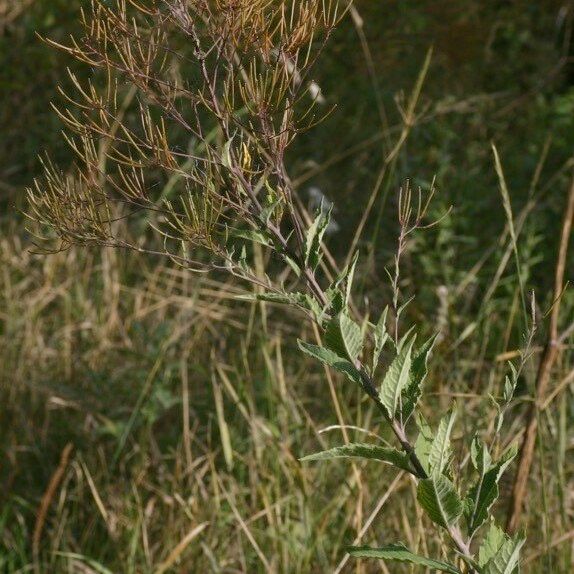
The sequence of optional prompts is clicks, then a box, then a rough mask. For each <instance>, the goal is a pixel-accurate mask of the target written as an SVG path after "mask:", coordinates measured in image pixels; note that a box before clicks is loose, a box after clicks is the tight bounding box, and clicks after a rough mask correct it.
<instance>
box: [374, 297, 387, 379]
mask: <svg viewBox="0 0 574 574" xmlns="http://www.w3.org/2000/svg"><path fill="white" fill-rule="evenodd" d="M388 312H389V308H388V307H385V308H384V310H383V312H382V313H381V316H380V318H379V320H378V322H377V324H376V325H375V328H374V329H373V336H374V337H375V349H374V351H373V363H372V373H373V374H374V373H375V369H376V368H377V365H378V364H379V359H380V358H381V352H382V351H383V348H384V346H385V343H386V342H387V340H388V339H389V334H388V332H387V325H386V323H387V314H388Z"/></svg>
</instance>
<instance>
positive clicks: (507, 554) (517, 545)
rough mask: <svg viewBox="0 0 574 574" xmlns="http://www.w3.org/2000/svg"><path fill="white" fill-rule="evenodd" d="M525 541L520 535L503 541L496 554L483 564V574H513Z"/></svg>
mask: <svg viewBox="0 0 574 574" xmlns="http://www.w3.org/2000/svg"><path fill="white" fill-rule="evenodd" d="M525 541H526V538H525V537H524V536H522V535H518V536H515V537H514V538H508V539H507V540H505V541H504V543H503V544H502V546H501V547H500V548H499V549H498V552H497V553H496V554H495V555H494V556H493V557H492V558H491V559H490V560H489V561H488V562H487V563H486V564H485V566H484V568H483V570H482V572H483V574H514V571H515V569H516V568H517V567H518V566H519V564H520V549H521V548H522V546H523V545H524V542H525Z"/></svg>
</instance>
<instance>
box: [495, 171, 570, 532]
mask: <svg viewBox="0 0 574 574" xmlns="http://www.w3.org/2000/svg"><path fill="white" fill-rule="evenodd" d="M573 224H574V178H573V179H572V182H571V184H570V189H569V192H568V196H567V204H566V210H565V212H564V219H563V223H562V231H561V234H560V244H559V247H558V256H557V259H556V268H555V274H554V293H553V298H552V301H553V306H552V310H551V311H550V320H549V325H548V339H547V342H546V346H545V348H544V352H543V354H542V357H541V358H540V364H539V367H538V373H537V376H536V391H535V392H536V397H535V400H534V402H533V403H532V405H531V406H530V408H529V410H528V414H527V416H526V430H525V433H524V438H523V441H522V446H521V449H520V459H519V463H518V469H517V471H516V476H515V478H514V485H513V487H512V498H511V502H510V507H509V511H508V516H507V521H506V530H507V531H508V532H510V533H514V532H516V531H517V529H518V528H519V526H520V519H521V516H522V510H523V505H524V498H525V496H526V492H527V487H528V480H529V477H530V468H531V466H532V460H533V458H534V447H535V444H536V435H537V430H538V413H539V409H540V408H542V407H543V401H545V398H546V389H547V387H548V383H549V382H550V378H551V375H552V368H553V367H554V363H555V362H556V359H557V357H558V353H559V345H558V338H559V334H558V320H559V318H560V304H561V294H562V293H563V291H564V273H565V270H566V256H567V253H568V244H569V241H570V236H571V232H572V225H573Z"/></svg>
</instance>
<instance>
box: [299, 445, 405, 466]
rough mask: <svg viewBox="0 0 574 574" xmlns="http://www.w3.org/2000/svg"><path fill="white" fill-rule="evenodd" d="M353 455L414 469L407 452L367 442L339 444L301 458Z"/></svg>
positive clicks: (347, 456)
mask: <svg viewBox="0 0 574 574" xmlns="http://www.w3.org/2000/svg"><path fill="white" fill-rule="evenodd" d="M351 457H355V458H369V459H371V460H380V461H382V462H386V463H389V464H392V465H393V466H396V467H397V468H400V469H402V470H406V471H408V472H412V469H411V467H410V465H409V458H408V456H407V455H406V454H405V453H403V452H400V451H398V450H397V449H396V448H388V447H384V446H379V445H374V444H366V443H351V444H347V445H344V446H337V447H335V448H331V449H329V450H324V451H322V452H317V453H315V454H310V455H308V456H305V457H303V458H302V459H301V460H302V461H314V460H329V459H332V458H351Z"/></svg>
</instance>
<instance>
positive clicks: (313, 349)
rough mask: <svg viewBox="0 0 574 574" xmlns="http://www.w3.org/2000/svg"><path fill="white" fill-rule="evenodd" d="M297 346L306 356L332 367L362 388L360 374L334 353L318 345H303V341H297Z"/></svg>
mask: <svg viewBox="0 0 574 574" xmlns="http://www.w3.org/2000/svg"><path fill="white" fill-rule="evenodd" d="M297 344H298V345H299V348H300V349H301V350H302V351H303V352H304V353H306V354H307V355H309V356H311V357H313V358H314V359H317V360H319V361H321V362H322V363H323V364H325V365H327V366H329V367H332V368H333V369H335V370H336V371H339V372H340V373H343V374H344V375H346V376H347V378H348V379H349V380H351V381H353V382H355V383H358V384H359V385H361V386H363V377H362V376H361V372H360V371H359V370H358V369H357V368H356V367H355V366H354V365H353V364H352V363H350V362H349V361H346V360H345V359H341V357H339V356H338V355H337V354H336V353H334V352H333V351H331V350H330V349H326V348H325V347H319V346H318V345H312V344H310V343H305V342H304V341H301V340H298V341H297Z"/></svg>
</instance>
